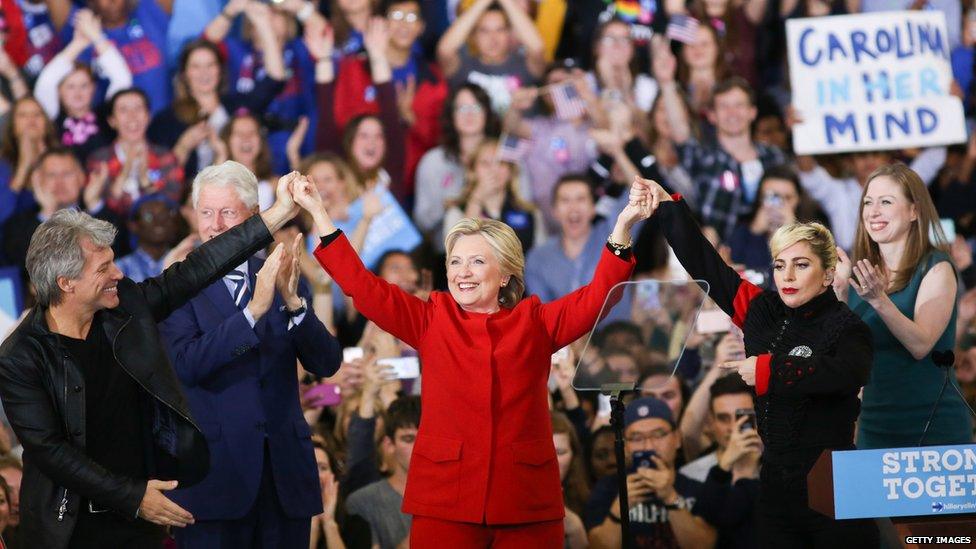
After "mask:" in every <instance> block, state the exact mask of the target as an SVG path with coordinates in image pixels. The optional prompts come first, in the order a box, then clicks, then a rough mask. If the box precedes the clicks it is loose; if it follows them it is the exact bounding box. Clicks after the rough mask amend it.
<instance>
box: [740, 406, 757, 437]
mask: <svg viewBox="0 0 976 549" xmlns="http://www.w3.org/2000/svg"><path fill="white" fill-rule="evenodd" d="M743 416H745V417H747V418H748V419H746V421H745V423H743V424H742V426H741V427H739V430H740V431H748V430H749V429H752V430H753V431H755V430H756V411H755V410H753V409H752V408H739V409H738V410H736V411H735V421H736V423H738V422H739V418H741V417H743Z"/></svg>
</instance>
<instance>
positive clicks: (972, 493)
mask: <svg viewBox="0 0 976 549" xmlns="http://www.w3.org/2000/svg"><path fill="white" fill-rule="evenodd" d="M832 458H833V471H834V506H835V516H836V518H838V519H850V518H865V517H902V516H918V515H945V514H957V513H976V445H974V444H963V445H958V446H927V447H921V448H885V449H878V450H854V451H846V452H834V453H833V455H832Z"/></svg>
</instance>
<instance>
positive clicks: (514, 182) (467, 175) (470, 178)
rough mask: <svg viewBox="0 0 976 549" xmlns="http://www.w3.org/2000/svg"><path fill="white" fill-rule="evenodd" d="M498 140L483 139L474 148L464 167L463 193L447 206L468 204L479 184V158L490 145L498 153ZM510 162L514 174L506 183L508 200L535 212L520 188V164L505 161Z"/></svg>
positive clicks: (460, 206)
mask: <svg viewBox="0 0 976 549" xmlns="http://www.w3.org/2000/svg"><path fill="white" fill-rule="evenodd" d="M499 146H500V145H499V144H498V140H496V139H483V140H482V141H481V143H479V144H478V148H477V149H475V150H474V154H473V155H471V159H470V160H468V163H467V165H466V166H465V167H464V168H465V169H464V187H462V188H461V194H460V195H458V197H457V200H455V201H453V202H451V203H449V204H448V205H447V206H448V207H450V206H457V207H458V208H461V209H462V210H463V209H464V207H465V206H466V205H467V203H468V200H469V199H470V198H471V194H472V193H474V189H475V188H476V187H477V186H478V178H477V177H476V176H475V166H477V164H478V159H479V158H480V157H481V155H483V154H485V151H486V150H487V149H488V148H489V147H495V151H496V152H495V154H496V155H497V154H498V152H497V151H498V147H499ZM499 162H505V161H504V160H499ZM505 163H506V164H508V166H509V169H510V170H511V172H512V175H511V176H510V177H509V178H508V181H507V182H506V183H505V194H506V195H507V197H508V201H509V202H510V203H511V204H512V205H513V206H515V207H516V208H518V209H520V210H522V211H525V212H534V211H535V210H536V207H535V205H534V204H532V203H531V202H529V201H527V200H525V198H523V197H522V191H521V190H520V189H519V168H518V164H514V163H512V162H505Z"/></svg>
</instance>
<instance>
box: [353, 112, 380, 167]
mask: <svg viewBox="0 0 976 549" xmlns="http://www.w3.org/2000/svg"><path fill="white" fill-rule="evenodd" d="M350 149H351V152H352V157H353V160H354V161H355V162H356V164H357V165H358V166H359V168H360V169H362V170H363V171H369V170H373V169H376V168H379V167H380V164H381V163H382V162H383V156H384V155H385V154H386V139H385V138H384V136H383V125H382V124H380V121H379V120H377V119H375V118H365V119H363V121H362V122H360V123H359V126H358V127H357V128H356V133H355V135H353V138H352V146H351V147H350Z"/></svg>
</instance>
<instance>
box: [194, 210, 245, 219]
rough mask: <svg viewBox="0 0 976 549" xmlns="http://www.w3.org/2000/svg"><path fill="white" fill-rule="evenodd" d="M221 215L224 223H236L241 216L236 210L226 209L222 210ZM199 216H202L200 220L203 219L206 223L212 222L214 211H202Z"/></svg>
mask: <svg viewBox="0 0 976 549" xmlns="http://www.w3.org/2000/svg"><path fill="white" fill-rule="evenodd" d="M219 213H220V217H221V218H223V220H224V221H234V220H236V219H237V218H238V217H240V216H241V212H240V210H234V209H231V208H224V209H222V210H220V212H219ZM199 215H200V218H201V219H204V220H206V221H210V220H211V219H213V217H214V211H213V210H200V212H199Z"/></svg>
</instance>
